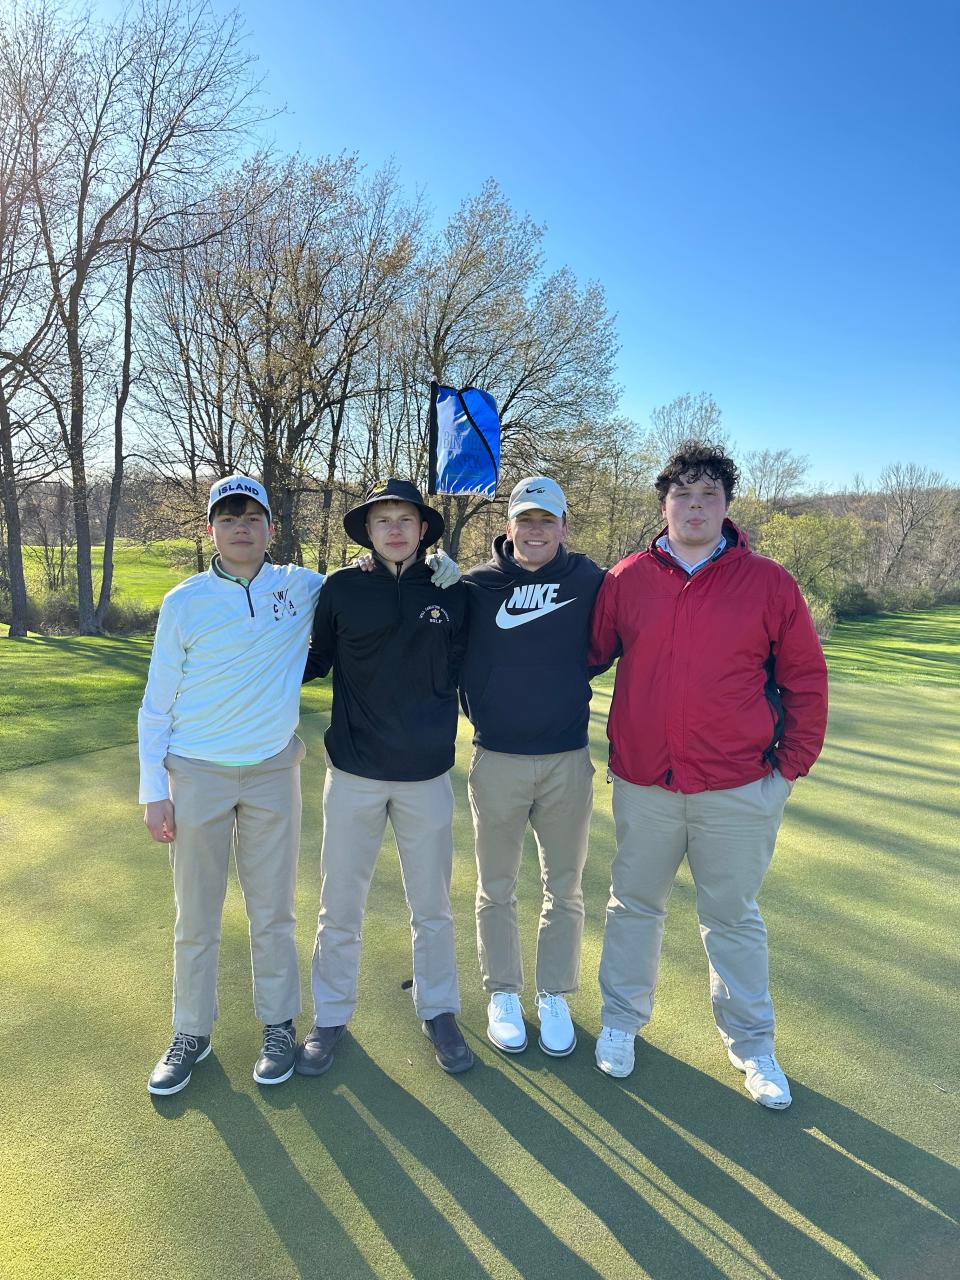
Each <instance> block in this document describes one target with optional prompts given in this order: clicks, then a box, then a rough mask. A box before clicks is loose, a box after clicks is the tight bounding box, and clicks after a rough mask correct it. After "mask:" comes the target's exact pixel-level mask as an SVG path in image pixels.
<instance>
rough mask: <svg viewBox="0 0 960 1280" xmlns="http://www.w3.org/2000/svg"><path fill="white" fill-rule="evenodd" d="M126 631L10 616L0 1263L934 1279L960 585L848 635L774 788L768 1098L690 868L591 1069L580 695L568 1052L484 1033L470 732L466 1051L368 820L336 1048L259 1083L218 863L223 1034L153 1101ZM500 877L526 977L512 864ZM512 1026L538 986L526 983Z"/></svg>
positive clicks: (158, 924)
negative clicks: (774, 1051) (41, 628)
mask: <svg viewBox="0 0 960 1280" xmlns="http://www.w3.org/2000/svg"><path fill="white" fill-rule="evenodd" d="M149 650H150V643H149V640H148V639H144V638H141V637H134V638H128V639H122V640H106V639H81V638H76V637H69V638H68V637H64V638H44V637H31V638H30V639H28V640H26V641H22V642H14V641H9V640H7V639H4V638H0V852H2V857H0V883H2V904H3V913H4V920H5V928H4V930H3V947H4V963H3V967H2V982H3V990H2V999H0V1017H2V1019H3V1045H4V1051H3V1053H2V1055H0V1091H2V1098H3V1116H4V1123H3V1126H2V1137H0V1142H2V1154H3V1158H2V1161H0V1199H2V1204H3V1206H4V1209H3V1214H2V1217H0V1276H2V1277H3V1278H4V1280H27V1278H31V1280H32V1278H34V1277H36V1278H37V1280H54V1277H57V1278H59V1280H81V1278H86V1277H103V1278H105V1280H120V1278H125V1277H146V1278H147V1280H153V1278H154V1277H157V1278H158V1280H159V1278H161V1277H162V1278H163V1280H194V1278H196V1280H199V1278H200V1277H203V1278H204V1280H211V1278H213V1280H246V1278H247V1277H250V1278H251V1280H252V1278H254V1277H256V1280H292V1278H295V1277H301V1276H302V1277H324V1278H328V1277H329V1278H330V1280H354V1278H356V1280H364V1278H367V1280H369V1278H373V1277H377V1278H379V1277H412V1278H413V1280H429V1278H433V1277H437V1278H438V1280H441V1278H442V1280H460V1278H461V1277H465V1278H466V1277H478V1278H479V1277H486V1276H489V1277H496V1278H497V1280H500V1278H501V1277H502V1278H507V1277H510V1278H512V1280H519V1278H521V1277H522V1278H523V1280H536V1278H539V1277H549V1278H550V1280H579V1278H580V1277H610V1278H615V1280H621V1278H622V1280H628V1278H629V1280H634V1278H639V1280H642V1278H644V1277H649V1278H651V1280H716V1278H719V1277H730V1278H737V1280H740V1278H743V1280H821V1278H824V1280H826V1278H828V1277H829V1278H833V1277H838V1278H839V1277H846V1276H862V1277H868V1278H870V1280H956V1278H957V1277H958V1276H960V1169H958V1164H957V1158H958V1150H960V1068H958V1058H960V1053H958V1033H957V1026H958V1019H957V992H958V990H960V961H958V947H957V920H958V911H960V875H958V808H960V799H958V797H960V786H958V783H960V706H958V697H957V690H958V686H960V609H958V608H950V609H940V610H936V611H931V612H928V613H923V614H915V615H884V616H882V617H880V618H877V619H871V620H864V621H855V622H846V623H842V624H841V625H839V626H838V627H837V629H836V631H835V632H834V635H833V637H832V639H831V641H830V642H828V644H827V646H826V650H827V656H828V661H829V664H830V667H831V717H830V727H829V733H828V738H827V745H826V748H825V750H824V753H823V756H822V757H821V760H820V761H819V763H818V764H817V766H816V768H815V769H814V771H813V773H812V774H811V776H810V777H809V778H807V779H803V780H801V781H800V783H799V784H798V785H797V787H796V788H795V790H794V792H793V795H792V797H791V799H790V801H789V803H788V806H787V813H786V818H785V822H784V826H783V829H782V832H781V836H780V840H779V843H778V847H777V853H776V856H775V859H774V862H773V865H772V867H771V870H770V873H769V875H768V876H767V879H766V882H765V885H764V890H763V895H762V899H761V905H762V907H763V910H764V914H765V918H766V921H767V926H768V929H769V935H770V943H771V973H772V987H773V993H774V999H775V1001H776V1004H777V1010H778V1040H777V1048H778V1055H779V1057H780V1059H781V1061H782V1063H783V1064H784V1067H785V1069H786V1070H787V1072H788V1074H789V1075H790V1078H791V1081H792V1085H793V1091H794V1104H793V1106H792V1107H791V1108H790V1110H788V1111H786V1112H783V1113H779V1114H778V1113H773V1112H769V1111H765V1110H764V1109H763V1108H761V1107H758V1106H756V1105H755V1104H754V1103H752V1102H751V1100H750V1099H749V1097H748V1096H747V1095H746V1093H745V1092H744V1091H743V1086H742V1077H741V1076H739V1075H738V1074H737V1073H736V1072H735V1071H733V1070H732V1069H731V1068H730V1066H729V1064H728V1062H727V1059H726V1055H725V1053H724V1052H723V1051H722V1046H721V1044H720V1041H719V1038H718V1036H717V1034H716V1030H715V1028H714V1026H713V1021H712V1017H711V1013H710V1005H709V999H708V991H707V970H706V961H705V958H704V955H703V951H702V948H701V944H700V939H699V934H698V930H697V922H696V915H695V911H694V901H693V888H692V882H691V880H690V878H689V875H688V873H687V872H686V870H684V871H683V872H682V873H681V876H680V879H679V880H678V883H677V887H676V889H675V891H674V895H673V899H672V903H671V914H670V918H669V920H668V923H667V931H666V939H665V944H664V953H663V965H662V976H661V981H660V986H659V989H658V1001H657V1008H656V1011H655V1014H654V1018H653V1021H652V1022H651V1024H650V1027H649V1028H648V1030H647V1032H646V1034H645V1035H644V1037H643V1038H642V1039H641V1040H640V1041H638V1050H637V1066H636V1070H635V1072H634V1074H633V1075H632V1076H631V1077H629V1078H628V1079H626V1080H623V1081H615V1080H612V1079H610V1078H608V1077H606V1076H603V1075H601V1074H600V1073H599V1072H598V1071H596V1069H595V1068H594V1065H593V1038H594V1036H595V1034H596V1032H597V1029H598V1014H599V1003H600V1002H599V993H598V988H597V977H596V975H597V965H598V961H599V952H600V942H601V934H602V927H603V912H604V905H605V900H606V893H607V886H608V882H609V867H610V862H611V859H612V856H613V849H614V835H613V825H612V818H611V811H610V788H609V787H608V786H607V783H606V779H605V771H604V768H603V766H602V761H603V760H604V758H605V734H604V726H605V720H606V712H607V710H608V707H609V700H610V693H611V689H612V683H613V677H612V673H610V674H608V675H607V676H606V677H604V678H603V679H601V680H599V681H598V682H597V683H596V687H595V695H594V701H593V717H592V746H593V756H594V761H595V763H596V764H597V773H596V780H595V783H596V789H595V798H596V808H595V815H594V822H593V831H592V841H591V855H590V860H589V863H588V866H587V872H586V876H585V882H584V890H585V896H586V903H587V927H586V932H585V943H584V952H583V965H582V983H581V989H580V991H579V993H578V994H577V995H576V996H575V997H573V999H572V1000H571V1009H572V1012H573V1014H574V1019H575V1022H576V1024H577V1028H578V1035H579V1046H578V1048H577V1050H576V1051H575V1053H574V1054H573V1055H572V1056H571V1057H570V1058H567V1059H562V1060H556V1059H548V1058H546V1057H545V1056H544V1055H543V1054H542V1053H541V1052H540V1051H539V1049H538V1048H537V1047H536V1045H535V1037H532V1039H531V1047H530V1048H529V1049H528V1050H527V1051H526V1052H525V1053H524V1054H522V1055H520V1056H518V1057H512V1058H509V1059H508V1058H505V1057H504V1056H502V1055H500V1054H498V1053H497V1052H496V1051H495V1050H494V1049H493V1047H492V1046H491V1045H490V1044H489V1043H488V1042H487V1040H486V1038H485V1034H484V1031H485V1021H486V1018H485V1008H486V1000H485V997H484V995H483V993H482V991H481V990H480V985H479V980H478V973H477V963H476V953H475V943H474V936H473V895H474V869H473V853H472V833H471V828H470V815H469V808H468V805H467V803H466V794H465V774H466V766H467V763H468V760H469V750H470V748H469V730H468V726H467V725H466V724H462V725H461V733H460V740H459V746H458V753H457V768H456V771H455V776H454V786H455V791H456V795H457V813H456V828H455V844H456V864H455V869H454V885H453V896H454V911H455V917H456V920H457V925H458V950H459V964H460V982H461V990H462V996H463V1016H462V1019H461V1025H462V1026H463V1028H464V1031H465V1034H466V1035H467V1038H468V1041H469V1043H470V1044H471V1046H472V1048H473V1049H474V1052H475V1053H476V1056H477V1063H476V1066H475V1068H474V1070H472V1071H470V1072H468V1073H466V1074H465V1075H462V1076H457V1077H448V1076H445V1075H443V1073H442V1072H441V1071H440V1070H439V1069H438V1068H437V1066H436V1065H435V1063H434V1061H433V1055H432V1052H431V1051H430V1048H429V1046H428V1043H427V1041H426V1040H425V1038H424V1037H423V1035H422V1034H421V1031H420V1028H419V1024H418V1022H417V1021H416V1018H415V1017H414V1013H413V1008H412V1004H411V1001H410V996H409V994H408V993H407V992H406V991H403V990H401V985H400V984H401V981H402V980H403V979H404V978H406V977H407V976H408V974H409V970H410V957H409V929H408V923H407V919H408V918H407V911H406V908H405V906H404V902H403V894H402V886H401V883H400V875H399V868H398V864H397V859H396V856H395V852H394V850H393V845H392V839H391V838H389V837H388V840H387V842H386V844H385V847H384V856H382V857H381V860H380V863H379V866H378V870H377V875H376V878H375V881H374V886H373V890H372V892H371V897H370V902H369V907H368V911H367V919H366V925H365V932H364V952H363V964H362V970H361V991H360V1005H359V1009H358V1012H357V1015H356V1018H355V1019H354V1021H353V1022H352V1024H351V1026H350V1033H349V1035H348V1036H347V1038H346V1039H345V1040H344V1042H343V1043H342V1045H341V1047H340V1049H339V1051H338V1053H337V1058H336V1062H335V1064H334V1067H333V1069H332V1070H331V1071H330V1072H329V1074H327V1075H325V1076H323V1077H322V1078H320V1079H302V1078H299V1077H294V1079H293V1080H291V1081H290V1082H289V1083H288V1084H285V1085H283V1086H280V1087H277V1088H274V1089H265V1088H261V1087H259V1086H257V1085H256V1084H255V1083H254V1082H253V1079H252V1076H251V1070H252V1067H253V1062H254V1060H255V1058H256V1056H257V1053H258V1050H259V1042H260V1028H259V1026H258V1024H257V1023H256V1022H255V1020H254V1017H253V1012H252V1006H251V993H250V974H249V957H248V951H247V936H246V921H245V916H244V911H243V903H242V899H241V895H240V891H239V887H238V885H237V883H236V879H235V877H234V878H232V880H231V884H230V889H229V892H228V899H227V907H226V913H225V918H224V933H223V945H222V952H221V969H220V973H221V977H220V998H221V1019H220V1021H219V1023H218V1024H217V1027H216V1029H215V1033H214V1038H213V1047H214V1052H213V1054H212V1055H211V1056H210V1057H209V1058H208V1059H207V1060H206V1061H205V1062H204V1063H202V1064H200V1065H199V1066H198V1067H197V1068H196V1071H195V1073H194V1077H193V1081H192V1083H191V1084H190V1086H189V1088H188V1089H187V1090H186V1091H184V1092H183V1093H181V1094H178V1095H176V1096H175V1097H171V1098H168V1099H163V1098H158V1099H153V1098H151V1097H150V1096H149V1095H148V1093H147V1090H146V1078H147V1075H148V1074H149V1072H150V1070H151V1068H152V1067H153V1064H154V1062H155V1061H156V1059H157V1058H158V1056H159V1055H160V1053H161V1052H162V1051H163V1049H164V1048H165V1047H166V1044H167V1042H168V1039H169V1000H170V982H171V957H170V944H171V931H172V918H173V903H172V894H171V889H170V873H169V865H168V860H167V853H166V850H165V849H163V848H161V847H160V846H158V845H155V844H152V843H151V841H150V840H149V838H148V836H147V834H146V831H145V829H144V827H143V824H142V821H141V813H140V810H139V808H138V807H137V805H136V778H137V760H136V747H135V737H136V725H135V716H136V708H137V704H138V702H139V699H140V695H141V691H142V686H143V679H144V675H145V671H146V664H147V661H148V659H149ZM328 707H329V686H328V683H327V682H322V683H321V682H318V683H316V684H314V685H313V686H311V687H310V688H309V689H308V690H306V691H305V694H304V703H303V713H304V714H303V719H302V723H301V730H300V732H301V736H302V737H303V738H304V740H305V742H306V744H307V747H308V756H307V759H306V761H305V763H304V766H303V786H304V822H303V841H302V857H301V870H300V888H299V934H298V936H299V944H300V954H301V957H302V970H303V973H304V978H305V981H304V991H305V995H306V997H307V1012H305V1013H304V1015H303V1016H302V1017H301V1019H300V1021H299V1023H298V1029H299V1030H300V1032H301V1034H302V1033H303V1032H305V1031H306V1030H307V1029H308V1027H309V1023H310V1015H309V990H308V987H307V983H306V975H307V972H308V964H309V956H310V949H311V945H312V938H313V927H314V919H315V912H316V901H317V892H318V853H319V846H320V820H321V819H320V800H321V791H322V782H323V766H322V758H323V756H322V734H323V730H324V728H325V727H326V723H327V712H328ZM527 852H528V855H529V856H526V857H525V860H524V867H523V871H522V878H521V890H520V892H521V911H522V922H523V930H524V940H525V962H526V966H527V972H528V974H530V975H532V973H533V944H534V941H535V932H536V918H537V912H538V904H539V874H538V868H537V864H536V857H535V855H534V850H533V847H532V844H531V845H530V847H529V849H528V851H527ZM525 1003H526V1008H527V1014H528V1018H530V1017H531V1015H533V1016H534V1017H535V1014H534V1010H533V1000H532V993H528V996H527V998H526V1001H525Z"/></svg>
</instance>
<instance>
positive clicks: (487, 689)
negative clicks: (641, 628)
mask: <svg viewBox="0 0 960 1280" xmlns="http://www.w3.org/2000/svg"><path fill="white" fill-rule="evenodd" d="M463 581H464V583H465V584H466V587H467V618H468V643H467V655H466V659H465V661H464V664H463V668H462V670H461V676H460V705H461V706H462V707H463V710H464V712H465V713H466V715H467V716H468V717H469V719H470V721H471V723H472V724H473V727H474V730H475V732H474V737H473V741H474V743H475V745H476V746H478V747H486V748H487V749H488V750H490V751H504V752H507V753H509V754H511V755H524V756H527V755H530V756H532V755H552V754H554V753H556V752H558V751H575V750H577V749H578V748H579V747H585V746H586V745H587V725H588V722H589V717H590V682H589V678H588V675H589V673H588V671H587V639H588V634H589V630H590V613H591V610H592V609H593V602H594V599H595V598H596V594H597V592H598V591H599V589H600V583H601V582H602V581H603V570H602V569H599V568H598V567H597V565H595V564H594V563H593V561H592V560H591V559H590V558H589V557H588V556H584V555H580V554H579V553H577V552H568V551H567V549H566V548H565V547H563V546H561V547H560V550H559V551H558V552H557V554H556V555H555V556H554V558H553V559H552V560H551V561H550V563H549V564H546V565H543V567H542V568H540V569H537V570H534V571H532V570H529V569H524V568H523V567H522V566H521V565H519V564H517V562H516V560H514V558H513V543H512V542H508V541H507V538H506V536H505V535H503V534H501V536H500V537H499V538H497V539H496V540H495V541H494V544H493V559H492V560H489V561H488V562H487V563H486V564H481V565H477V567H476V568H475V569H471V570H469V572H468V573H466V574H464V577H463ZM594 674H595V673H594Z"/></svg>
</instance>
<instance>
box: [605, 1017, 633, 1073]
mask: <svg viewBox="0 0 960 1280" xmlns="http://www.w3.org/2000/svg"><path fill="white" fill-rule="evenodd" d="M635 1040H636V1036H635V1035H634V1033H633V1032H632V1031H621V1030H620V1029H619V1028H618V1027H601V1028H600V1036H599V1038H598V1040H597V1052H596V1058H597V1066H598V1067H599V1068H600V1070H601V1071H603V1072H605V1073H606V1074H607V1075H608V1076H616V1077H617V1079H618V1080H620V1079H623V1077H624V1076H628V1075H629V1074H630V1072H631V1071H632V1070H633V1051H634V1050H633V1046H634V1041H635Z"/></svg>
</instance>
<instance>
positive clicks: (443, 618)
mask: <svg viewBox="0 0 960 1280" xmlns="http://www.w3.org/2000/svg"><path fill="white" fill-rule="evenodd" d="M420 621H421V622H432V623H433V624H434V625H435V626H437V625H439V626H442V625H443V624H444V623H445V622H449V621H450V615H449V613H447V611H446V609H443V608H441V607H440V605H438V604H431V605H427V607H426V609H421V610H420Z"/></svg>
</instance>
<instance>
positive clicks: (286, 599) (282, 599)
mask: <svg viewBox="0 0 960 1280" xmlns="http://www.w3.org/2000/svg"><path fill="white" fill-rule="evenodd" d="M284 614H289V615H290V616H291V617H292V618H295V617H296V616H297V606H296V605H295V604H294V603H293V601H292V600H291V599H290V595H289V588H288V587H284V588H283V590H282V591H274V593H273V616H274V618H275V619H276V621H277V622H279V621H280V619H281V618H282V617H283V616H284Z"/></svg>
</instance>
